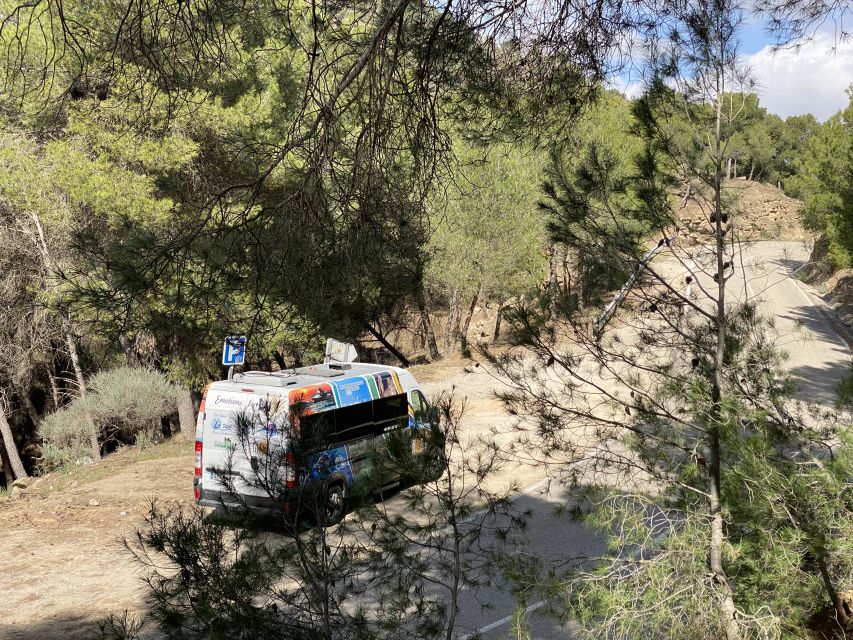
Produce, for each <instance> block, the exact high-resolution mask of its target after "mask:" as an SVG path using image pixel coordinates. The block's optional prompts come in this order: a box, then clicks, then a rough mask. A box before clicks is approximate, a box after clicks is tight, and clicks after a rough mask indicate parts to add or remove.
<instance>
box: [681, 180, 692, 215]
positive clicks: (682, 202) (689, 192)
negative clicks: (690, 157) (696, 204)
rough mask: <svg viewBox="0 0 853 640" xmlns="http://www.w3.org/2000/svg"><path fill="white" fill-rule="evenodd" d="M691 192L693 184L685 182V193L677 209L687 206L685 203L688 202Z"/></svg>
mask: <svg viewBox="0 0 853 640" xmlns="http://www.w3.org/2000/svg"><path fill="white" fill-rule="evenodd" d="M692 191H693V184H692V183H691V182H689V181H688V182H687V191H685V192H684V197H683V198H682V199H681V205H680V206H679V207H678V208H679V209H683V208H684V207H686V206H687V201H688V200H690V195H691V193H692Z"/></svg>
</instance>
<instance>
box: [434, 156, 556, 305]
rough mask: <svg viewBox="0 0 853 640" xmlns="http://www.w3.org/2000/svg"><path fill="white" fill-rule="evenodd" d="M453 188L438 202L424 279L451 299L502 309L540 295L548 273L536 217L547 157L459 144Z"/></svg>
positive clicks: (540, 230) (540, 226) (437, 200)
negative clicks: (479, 297)
mask: <svg viewBox="0 0 853 640" xmlns="http://www.w3.org/2000/svg"><path fill="white" fill-rule="evenodd" d="M459 146H460V148H459V149H458V151H457V156H458V158H459V169H458V171H457V173H456V175H455V176H454V181H453V184H452V186H451V187H450V188H449V189H448V192H447V193H446V194H445V196H444V197H442V198H436V199H435V200H434V202H433V203H432V213H431V218H432V224H433V226H434V230H433V233H432V235H431V236H430V240H429V244H428V245H427V251H428V252H429V254H430V256H431V259H430V261H429V264H428V266H427V272H426V281H427V283H428V284H429V285H430V286H431V287H433V289H434V290H436V291H437V292H439V293H441V294H443V295H445V296H448V297H449V295H450V292H451V291H457V292H458V293H459V294H461V295H462V296H464V297H465V298H470V297H471V296H472V295H474V294H475V293H477V291H478V290H480V289H481V288H482V290H483V292H484V298H485V299H487V300H488V299H493V300H495V301H496V302H498V303H502V302H504V301H506V300H507V299H509V298H511V297H513V296H520V295H524V294H528V293H530V292H531V291H534V290H535V289H536V287H537V285H538V284H539V282H540V281H541V279H542V274H543V271H544V266H545V264H544V259H543V248H544V247H543V243H544V238H543V233H542V223H541V219H540V217H539V216H538V215H537V214H536V210H535V202H536V190H535V185H536V179H537V176H538V173H539V170H540V166H541V157H540V156H539V155H538V154H537V153H536V152H534V151H526V150H524V149H523V148H519V147H513V146H510V145H493V146H491V147H486V148H481V147H477V146H471V145H462V144H460V145H459Z"/></svg>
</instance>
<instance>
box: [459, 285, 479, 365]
mask: <svg viewBox="0 0 853 640" xmlns="http://www.w3.org/2000/svg"><path fill="white" fill-rule="evenodd" d="M479 299H480V289H479V288H478V289H477V293H475V294H474V297H473V298H471V304H470V305H469V306H468V314H467V315H466V316H465V321H464V322H463V323H462V328H461V329H460V331H459V342H460V344H461V345H462V353H464V354H466V355H467V354H468V328H469V327H470V326H471V318H473V317H474V309H476V308H477V301H478V300H479Z"/></svg>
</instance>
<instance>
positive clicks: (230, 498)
mask: <svg viewBox="0 0 853 640" xmlns="http://www.w3.org/2000/svg"><path fill="white" fill-rule="evenodd" d="M197 504H199V505H201V506H202V507H210V508H213V509H224V510H227V511H252V512H255V513H271V512H273V511H280V510H281V509H282V505H276V503H275V500H273V499H272V498H270V497H269V496H253V495H248V494H242V495H240V497H239V498H238V497H236V496H235V495H234V494H233V493H230V492H227V491H216V490H212V489H208V490H206V491H205V490H202V492H201V500H198V501H197Z"/></svg>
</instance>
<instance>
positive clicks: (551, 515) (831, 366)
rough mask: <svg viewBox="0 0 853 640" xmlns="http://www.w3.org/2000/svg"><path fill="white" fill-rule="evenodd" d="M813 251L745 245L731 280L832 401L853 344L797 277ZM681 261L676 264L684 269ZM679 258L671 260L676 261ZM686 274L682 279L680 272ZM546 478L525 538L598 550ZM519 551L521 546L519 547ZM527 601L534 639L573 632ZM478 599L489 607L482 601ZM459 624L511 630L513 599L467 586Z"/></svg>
mask: <svg viewBox="0 0 853 640" xmlns="http://www.w3.org/2000/svg"><path fill="white" fill-rule="evenodd" d="M807 259H808V251H807V250H806V248H805V247H803V245H802V244H799V243H784V242H762V243H756V244H754V245H749V246H745V247H743V251H742V253H741V254H740V255H739V256H738V257H737V258H736V260H735V267H736V273H735V277H734V278H733V279H732V280H731V281H730V292H731V296H732V298H733V299H734V300H743V299H745V298H749V299H752V300H758V301H759V304H760V308H761V309H762V310H763V311H764V312H765V313H767V314H770V315H772V316H773V317H774V318H775V320H776V328H777V331H778V334H779V344H780V346H782V347H783V348H785V349H786V350H787V351H788V352H789V354H790V358H789V360H788V363H787V367H788V370H789V371H790V372H791V373H793V374H794V375H796V376H798V377H799V378H800V385H799V387H798V390H797V395H798V397H799V398H801V399H803V400H809V401H819V402H822V403H826V404H831V403H832V402H833V401H834V389H835V385H836V384H837V383H838V381H839V379H840V378H841V377H842V376H843V375H844V374H845V373H846V372H849V370H850V369H849V367H850V364H849V363H850V357H851V352H850V349H849V347H848V345H847V343H846V341H845V340H846V339H847V338H846V337H842V335H840V334H839V331H842V332H843V329H842V327H841V325H840V323H839V322H838V320H837V319H833V317H832V315H831V312H830V311H829V309H828V308H827V307H826V305H825V304H824V303H823V302H822V300H821V299H820V297H819V296H818V295H817V293H816V292H815V291H814V290H812V289H811V288H810V287H808V286H807V285H805V284H802V283H800V282H798V281H797V280H796V279H795V278H794V274H795V272H796V271H797V270H798V269H799V268H800V267H802V266H803V264H804V263H805V261H806V260H807ZM703 260H704V258H703V256H702V252H701V251H698V252H697V255H696V259H695V261H694V263H693V264H692V265H689V266H687V267H686V268H688V269H691V270H694V271H695V273H696V275H697V277H698V278H699V281H700V283H704V284H705V285H706V286H707V285H713V281H712V280H711V277H710V275H704V274H702V273H701V271H702V264H703ZM675 265H677V263H673V265H671V272H672V273H674V274H679V275H680V277H683V276H684V275H685V271H682V267H681V266H680V265H678V266H675ZM673 266H674V268H672V267H673ZM682 281H683V280H682ZM542 488H543V487H542V485H539V486H534V487H531V488H529V490H528V491H526V492H522V493H521V494H519V495H518V497H517V498H516V504H517V506H518V507H519V508H520V509H529V510H530V511H531V513H532V516H531V518H530V522H529V531H528V537H529V540H528V545H527V547H526V548H525V549H523V551H524V552H526V553H533V554H536V555H538V556H539V557H541V558H542V559H543V560H546V561H547V560H557V559H559V558H560V557H564V556H565V555H568V554H582V553H583V554H596V553H599V552H601V551H602V550H603V546H604V545H603V540H602V539H601V538H600V537H598V536H597V535H596V534H594V533H592V532H591V531H589V530H588V529H586V528H584V527H582V526H580V525H578V524H577V523H574V522H571V521H570V520H569V519H568V518H567V517H564V516H558V515H556V514H555V509H556V507H557V506H558V505H559V504H560V502H561V501H562V500H561V498H562V496H561V495H560V494H559V490H556V491H555V492H552V493H550V494H545V493H543V492H542ZM520 551H522V550H520ZM532 600H533V601H532V602H528V603H527V604H528V605H529V606H528V608H529V614H528V624H529V625H530V628H531V631H532V637H533V639H534V640H551V639H554V640H556V639H558V638H559V639H566V638H571V637H572V633H571V625H570V624H569V625H561V624H560V623H558V622H556V621H554V620H553V619H552V618H551V617H549V616H548V615H547V613H546V611H545V609H544V607H543V606H542V603H541V602H538V599H537V598H536V597H534V598H532ZM480 603H487V604H489V605H490V608H488V609H483V607H482V606H481V604H480ZM461 606H462V615H461V619H460V630H464V631H463V633H466V632H472V633H473V632H480V633H481V634H482V637H483V638H485V639H489V640H491V639H498V638H505V637H507V634H508V631H509V621H510V616H511V614H512V612H513V610H514V609H515V607H516V606H517V603H516V601H515V600H514V599H513V598H512V597H511V596H509V595H508V594H506V593H505V592H504V591H503V590H502V589H500V588H499V587H489V588H485V589H480V590H479V591H478V592H476V593H465V594H464V595H463V599H462V603H461Z"/></svg>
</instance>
